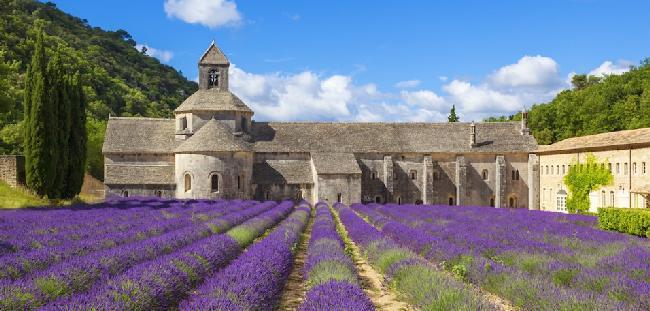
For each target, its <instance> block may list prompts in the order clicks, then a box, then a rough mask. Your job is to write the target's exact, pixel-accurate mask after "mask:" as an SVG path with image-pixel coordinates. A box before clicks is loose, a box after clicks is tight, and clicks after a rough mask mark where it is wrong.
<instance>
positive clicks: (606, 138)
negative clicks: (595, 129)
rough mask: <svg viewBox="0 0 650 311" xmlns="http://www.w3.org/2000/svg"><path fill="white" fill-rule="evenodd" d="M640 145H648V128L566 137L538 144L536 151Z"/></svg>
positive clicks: (550, 151) (649, 139)
mask: <svg viewBox="0 0 650 311" xmlns="http://www.w3.org/2000/svg"><path fill="white" fill-rule="evenodd" d="M642 146H650V128H641V129H636V130H625V131H617V132H608V133H601V134H595V135H587V136H580V137H573V138H567V139H565V140H561V141H559V142H556V143H554V144H551V145H545V146H539V148H538V149H537V151H538V153H557V152H563V151H572V150H598V149H615V148H617V147H620V148H627V147H642Z"/></svg>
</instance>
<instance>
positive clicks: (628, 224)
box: [598, 208, 650, 237]
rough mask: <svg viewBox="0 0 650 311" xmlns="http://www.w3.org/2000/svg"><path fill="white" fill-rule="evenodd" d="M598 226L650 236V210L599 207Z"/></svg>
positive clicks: (604, 228)
mask: <svg viewBox="0 0 650 311" xmlns="http://www.w3.org/2000/svg"><path fill="white" fill-rule="evenodd" d="M598 226H599V227H600V228H601V229H603V230H614V231H618V232H623V233H628V234H633V235H638V236H643V237H650V210H646V209H632V208H600V209H598Z"/></svg>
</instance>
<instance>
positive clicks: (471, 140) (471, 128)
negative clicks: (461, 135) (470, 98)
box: [469, 121, 476, 148]
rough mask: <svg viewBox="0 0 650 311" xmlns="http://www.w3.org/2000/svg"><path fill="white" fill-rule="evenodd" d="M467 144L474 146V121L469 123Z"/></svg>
mask: <svg viewBox="0 0 650 311" xmlns="http://www.w3.org/2000/svg"><path fill="white" fill-rule="evenodd" d="M469 146H470V147H472V148H474V147H476V124H474V121H472V124H470V125H469Z"/></svg>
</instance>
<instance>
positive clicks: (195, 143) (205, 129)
mask: <svg viewBox="0 0 650 311" xmlns="http://www.w3.org/2000/svg"><path fill="white" fill-rule="evenodd" d="M251 149H252V148H251V146H249V145H248V143H246V142H245V141H243V140H242V139H241V138H240V137H236V136H235V135H233V133H232V130H231V129H230V127H228V125H226V124H224V123H221V122H219V121H217V120H214V119H212V120H210V121H208V122H207V123H206V124H205V125H203V126H202V127H201V128H200V129H199V130H198V131H197V132H196V133H194V135H192V136H191V137H190V138H188V139H187V140H185V141H184V142H183V143H182V144H181V145H180V146H178V147H177V148H176V149H175V150H174V152H176V153H197V152H220V151H231V152H234V151H250V150H251Z"/></svg>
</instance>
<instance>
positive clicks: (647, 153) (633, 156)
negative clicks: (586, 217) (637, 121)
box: [538, 128, 650, 212]
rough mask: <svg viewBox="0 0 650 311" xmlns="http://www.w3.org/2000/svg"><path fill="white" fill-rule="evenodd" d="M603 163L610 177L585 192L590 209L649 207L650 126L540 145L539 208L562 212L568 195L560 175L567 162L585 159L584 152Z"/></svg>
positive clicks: (579, 161) (593, 210) (567, 168)
mask: <svg viewBox="0 0 650 311" xmlns="http://www.w3.org/2000/svg"><path fill="white" fill-rule="evenodd" d="M590 154H591V155H594V156H595V157H596V159H597V161H598V162H600V163H603V164H605V165H607V168H608V169H610V170H611V172H612V175H613V177H614V181H613V183H612V184H611V185H608V186H604V187H600V188H598V189H596V190H594V191H592V192H591V193H590V195H589V199H590V209H589V211H590V212H596V211H597V209H598V208H599V207H610V206H614V207H624V208H627V207H631V208H643V207H649V206H648V204H649V202H650V197H649V194H650V171H649V170H650V167H648V165H650V128H645V129H638V130H631V131H620V132H610V133H603V134H597V135H590V136H583V137H576V138H571V139H567V140H564V141H560V142H558V143H555V144H553V145H549V146H540V149H539V151H538V156H539V180H540V184H539V187H540V188H539V189H540V192H539V195H540V199H539V202H540V208H541V209H542V210H548V211H558V212H566V206H565V199H566V197H567V195H570V193H569V190H568V189H567V187H566V185H565V184H564V181H563V180H564V176H566V174H567V173H568V171H569V168H570V166H572V165H577V164H582V163H585V161H586V157H587V156H588V155H590Z"/></svg>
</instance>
